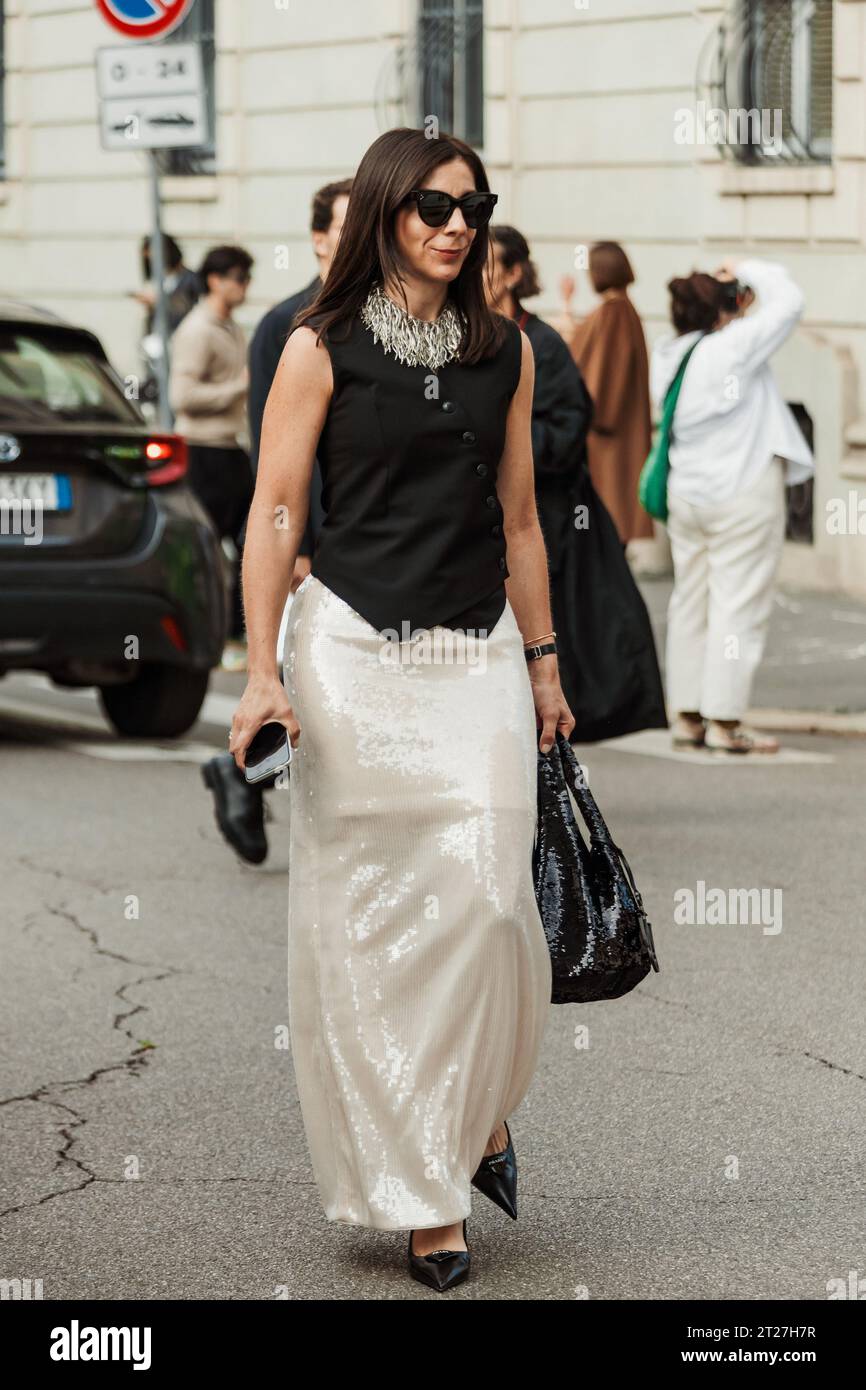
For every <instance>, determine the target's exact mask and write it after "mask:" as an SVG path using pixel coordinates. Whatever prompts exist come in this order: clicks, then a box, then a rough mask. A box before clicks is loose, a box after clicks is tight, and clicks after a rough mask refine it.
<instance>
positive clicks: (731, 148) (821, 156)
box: [698, 0, 833, 165]
mask: <svg viewBox="0 0 866 1390" xmlns="http://www.w3.org/2000/svg"><path fill="white" fill-rule="evenodd" d="M698 83H699V96H700V97H702V98H703V99H704V100H705V101H706V103H707V105H708V106H709V107H710V108H711V109H712V112H713V113H719V112H721V113H722V117H719V116H718V115H717V114H716V115H715V116H714V131H715V132H717V133H718V135H717V137H716V138H714V139H713V143H717V144H718V145H719V149H720V153H721V154H723V155H724V156H725V157H726V158H728V159H732V160H735V161H736V162H737V163H740V164H762V165H773V164H821V163H828V162H829V160H830V158H831V155H832V130H833V120H832V117H833V103H832V94H833V0H735V3H734V5H733V8H732V9H731V11H730V13H729V14H728V16H727V17H726V18H725V20H723V22H722V24H721V25H720V26H719V28H718V29H717V30H716V32H715V34H714V35H713V36H712V39H711V41H710V43H709V45H708V47H707V49H706V50H705V52H704V54H703V55H702V59H701V71H700V74H699V78H698Z"/></svg>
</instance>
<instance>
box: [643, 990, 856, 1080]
mask: <svg viewBox="0 0 866 1390" xmlns="http://www.w3.org/2000/svg"><path fill="white" fill-rule="evenodd" d="M634 993H635V994H637V995H639V996H640V998H641V999H648V1000H649V1001H650V1002H651V1003H653V1004H664V1005H666V1006H667V1007H668V1008H672V1009H682V1011H683V1012H684V1013H687V1014H689V1015H690V1016H691V1017H692V1018H698V1019H706V1018H707V1017H708V1015H707V1014H703V1013H698V1012H697V1011H696V1010H695V1009H694V1007H693V1006H692V1005H691V1004H685V1003H683V1002H682V1001H681V1000H679V999H665V998H664V997H663V996H662V995H660V994H650V993H649V991H647V990H644V989H641V988H640V986H636V988H635V990H634ZM760 1045H764V1044H760ZM775 1051H776V1055H777V1056H780V1057H782V1056H784V1057H808V1059H809V1061H810V1062H820V1064H821V1065H822V1066H824V1067H829V1069H830V1070H831V1071H841V1072H842V1073H843V1074H844V1075H845V1076H854V1077H856V1078H857V1080H858V1081H866V1076H864V1074H863V1073H862V1072H859V1071H854V1069H853V1067H843V1066H842V1064H841V1062H831V1061H829V1060H828V1059H827V1058H826V1057H819V1056H818V1054H817V1053H816V1052H807V1051H806V1049H805V1048H804V1049H803V1050H802V1051H798V1050H797V1048H795V1047H784V1046H780V1047H779V1046H777V1047H776V1049H775ZM677 1074H678V1073H672V1075H677ZM681 1074H682V1075H684V1076H685V1075H687V1074H688V1075H697V1073H685V1072H683V1073H681Z"/></svg>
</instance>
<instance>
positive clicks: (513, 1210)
mask: <svg viewBox="0 0 866 1390" xmlns="http://www.w3.org/2000/svg"><path fill="white" fill-rule="evenodd" d="M505 1133H506V1134H507V1135H508V1144H507V1145H506V1147H505V1148H504V1149H503V1150H502V1153H499V1154H488V1156H487V1158H482V1160H481V1162H480V1163H479V1165H478V1170H477V1172H476V1174H475V1177H474V1178H473V1179H472V1186H473V1187H477V1188H478V1191H479V1192H483V1193H484V1196H485V1197H489V1198H490V1200H491V1202H495V1203H496V1205H497V1206H498V1207H501V1208H502V1210H503V1211H504V1212H507V1213H508V1215H509V1216H510V1217H511V1218H512V1219H513V1220H514V1221H516V1220H517V1155H516V1154H515V1152H514V1145H513V1143H512V1142H511V1130H510V1129H509V1128H508V1121H507V1120H506V1121H505Z"/></svg>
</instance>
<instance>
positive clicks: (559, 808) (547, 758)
mask: <svg viewBox="0 0 866 1390" xmlns="http://www.w3.org/2000/svg"><path fill="white" fill-rule="evenodd" d="M569 792H570V793H571V796H573V797H574V801H575V804H576V805H577V808H578V810H579V811H580V814H581V816H582V817H583V820H584V822H585V823H586V828H587V830H588V831H589V845H588V846H587V844H586V842H585V840H584V838H583V835H582V834H581V832H580V830H579V829H578V827H577V821H576V820H575V816H574V811H573V809H572V804H571V798H570V796H569ZM532 870H533V878H534V882H535V896H536V899H537V901H538V909H539V912H540V913H541V921H542V923H543V926H544V931H545V935H546V936H547V944H548V946H549V948H550V959H551V963H552V966H553V992H552V996H551V997H552V1002H553V1003H554V1004H585V1003H588V1002H589V1001H590V1000H592V999H618V998H619V997H620V995H622V994H627V993H628V991H629V990H630V989H634V987H635V985H637V984H640V982H641V980H642V979H643V978H644V977H645V976H646V975H647V974H648V973H649V971H650V969H652V970H658V968H659V963H658V960H657V959H656V953H655V946H654V944H653V937H652V929H651V927H650V923H649V920H648V918H647V915H646V912H645V911H644V906H643V903H642V902H641V896H640V893H639V892H638V890H637V885H636V884H635V881H634V878H633V877H632V872H631V869H630V868H629V866H628V862H627V860H626V857H625V855H624V854H623V852H622V850H621V849H619V848H618V847H617V846H616V845H615V844H614V842H613V840H612V839H611V835H610V831H609V830H608V828H607V826H606V824H605V821H604V817H603V816H602V814H601V811H600V810H599V809H598V806H597V805H596V802H595V798H594V797H593V795H592V793H591V792H590V790H589V788H588V787H587V785H586V781H585V779H584V777H583V774H582V772H581V769H580V766H579V764H578V762H577V759H576V758H575V756H574V750H573V749H572V747H571V745H570V743H569V742H568V740H567V739H565V738H564V737H563V736H562V734H559V733H558V734H557V736H556V743H555V745H554V747H553V748H552V749H551V750H550V752H549V753H548V754H542V753H539V755H538V829H537V833H536V841H535V848H534V851H533V856H532Z"/></svg>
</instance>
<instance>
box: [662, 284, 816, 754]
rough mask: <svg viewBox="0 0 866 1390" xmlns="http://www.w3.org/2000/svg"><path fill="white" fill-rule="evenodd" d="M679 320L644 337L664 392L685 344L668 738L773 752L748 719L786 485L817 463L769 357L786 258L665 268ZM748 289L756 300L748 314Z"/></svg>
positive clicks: (678, 415) (674, 509) (783, 307)
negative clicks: (710, 267)
mask: <svg viewBox="0 0 866 1390" xmlns="http://www.w3.org/2000/svg"><path fill="white" fill-rule="evenodd" d="M668 289H669V291H670V296H671V319H672V322H673V325H674V329H675V332H674V334H672V335H671V336H669V337H666V338H663V339H661V340H660V341H659V342H658V343H656V345H655V346H654V348H653V356H652V390H653V395H654V396H655V398H656V399H657V401H658V402H659V404H660V403H661V401H662V400H663V398H664V396H665V395H666V393H667V390H668V387H669V386H670V385H671V383H672V382H673V380H674V378H675V376H676V374H677V371H678V369H679V367H680V365H681V363H682V361H683V357H684V355H685V353H686V352H688V351H689V349H690V348H694V352H693V354H692V356H691V357H690V359H689V361H688V362H687V364H686V367H685V374H684V376H683V382H682V387H681V389H680V394H679V398H678V400H677V404H676V411H675V415H674V425H673V432H672V437H671V445H670V472H669V474H668V534H669V535H670V541H671V553H672V556H673V562H674V588H673V593H672V594H671V601H670V608H669V612H668V636H667V686H668V709H669V710H670V711H671V713H672V714H673V715H674V716H675V718H674V726H673V741H674V744H675V746H678V747H685V748H699V747H704V746H705V747H707V748H709V749H712V750H713V751H717V752H720V753H735V754H742V753H775V752H776V751H777V749H778V746H779V745H778V743H777V741H776V740H775V739H774V738H770V737H769V736H767V735H762V734H759V733H757V732H755V730H754V729H748V728H745V727H744V726H743V724H742V717H743V715H744V713H745V711H746V709H747V707H748V703H749V695H750V692H751V687H752V680H753V678H754V674H755V671H756V669H757V667H758V664H759V662H760V660H761V656H762V654H763V650H764V642H765V640H766V634H767V626H768V624H769V620H770V613H771V611H772V605H773V589H774V585H775V579H776V573H777V571H778V567H779V561H780V559H781V555H782V545H783V542H784V539H785V487H786V485H787V486H792V485H793V484H794V483H799V482H803V481H804V480H805V479H806V478H808V477H810V476H811V475H812V473H813V472H814V464H813V461H812V452H811V450H810V448H809V445H808V444H807V443H806V440H805V439H804V438H803V435H802V433H801V431H800V428H799V426H798V425H797V422H796V420H795V419H794V416H793V414H792V413H791V410H790V409H789V407H788V406H787V405H786V404H785V402H784V401H783V399H782V397H781V394H780V392H779V388H778V386H777V385H776V383H775V381H774V379H773V374H772V371H771V369H770V358H771V356H772V355H773V353H774V352H775V351H776V350H777V349H778V348H779V347H781V345H782V343H783V342H784V341H785V339H786V338H787V337H789V335H790V334H791V332H792V331H793V329H794V326H795V325H796V323H797V320H798V319H799V317H800V315H801V314H802V312H803V295H802V293H801V291H800V290H799V289H798V288H797V286H796V285H795V284H794V282H793V280H792V279H791V277H790V276H789V275H788V273H787V271H786V270H785V269H784V267H783V266H781V265H773V264H770V263H768V262H766V261H759V260H751V259H750V260H744V261H739V262H733V261H729V262H726V263H725V265H724V266H722V268H721V269H720V270H719V272H718V273H717V274H716V275H715V276H713V275H706V274H703V273H701V272H695V273H693V274H692V275H689V276H685V277H681V278H677V279H674V280H671V282H670V284H669V285H668ZM756 296H757V301H758V302H757V307H756V309H755V310H754V311H753V312H752V313H750V314H749V315H748V316H746V317H744V314H745V311H746V309H748V308H749V306H750V305H751V304H752V303H753V301H754V300H755V297H756Z"/></svg>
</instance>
